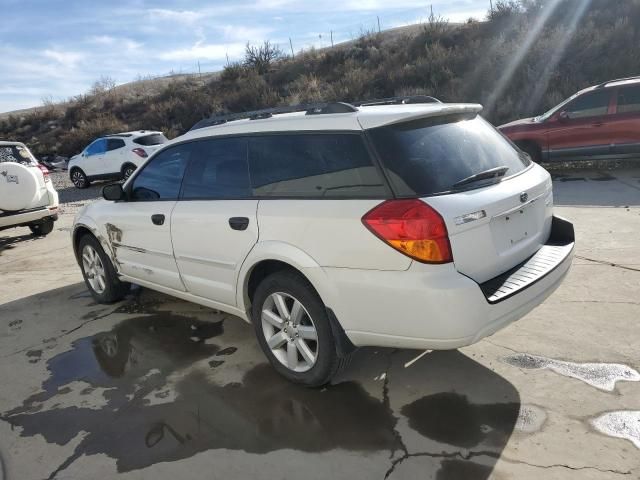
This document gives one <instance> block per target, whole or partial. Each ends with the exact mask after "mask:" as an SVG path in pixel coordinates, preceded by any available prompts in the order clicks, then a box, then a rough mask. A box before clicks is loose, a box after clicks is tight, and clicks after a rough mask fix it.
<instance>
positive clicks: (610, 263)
mask: <svg viewBox="0 0 640 480" xmlns="http://www.w3.org/2000/svg"><path fill="white" fill-rule="evenodd" d="M575 258H579V259H580V260H586V261H587V262H593V263H598V264H600V265H607V266H609V267H615V268H622V269H623V270H631V271H632V272H640V268H633V267H627V266H626V265H620V264H619V263H613V262H607V261H605V260H597V259H595V258H589V257H581V256H580V255H576V256H575Z"/></svg>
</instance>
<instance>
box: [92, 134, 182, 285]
mask: <svg viewBox="0 0 640 480" xmlns="http://www.w3.org/2000/svg"><path fill="white" fill-rule="evenodd" d="M189 154H190V149H189V147H188V144H187V145H176V146H174V147H171V148H168V149H166V150H165V151H164V152H161V153H160V154H158V155H157V156H156V157H155V158H153V160H151V161H150V162H148V163H147V164H145V166H144V168H142V169H141V170H139V171H138V172H136V174H135V177H134V178H133V179H132V180H131V181H130V183H129V184H128V186H127V189H126V196H127V201H122V202H116V203H115V204H114V205H113V206H112V208H110V209H109V217H108V218H106V219H105V220H104V222H105V224H106V234H107V236H108V239H109V242H110V243H111V245H112V247H113V249H114V251H115V256H116V261H117V263H118V266H119V269H120V272H121V273H124V274H125V275H127V276H129V277H131V278H132V279H134V280H136V281H141V282H147V283H149V284H151V286H153V285H158V286H162V287H167V288H171V289H174V290H179V291H184V290H185V288H184V285H183V283H182V280H181V279H180V274H179V272H178V267H177V265H176V261H175V259H174V256H173V246H172V243H171V212H172V211H173V209H174V207H175V205H176V200H177V199H178V195H179V193H180V184H181V181H182V176H183V174H184V171H185V168H186V165H187V163H188V161H189ZM143 284H144V283H143Z"/></svg>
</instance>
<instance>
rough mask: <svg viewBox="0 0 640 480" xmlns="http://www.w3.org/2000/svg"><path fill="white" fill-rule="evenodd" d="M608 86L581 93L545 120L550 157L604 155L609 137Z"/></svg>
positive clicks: (609, 146) (609, 99)
mask: <svg viewBox="0 0 640 480" xmlns="http://www.w3.org/2000/svg"><path fill="white" fill-rule="evenodd" d="M610 104H611V90H610V89H600V90H593V91H591V92H588V93H585V94H584V95H580V96H579V97H577V98H576V99H575V100H573V101H572V102H570V103H569V104H567V105H566V106H565V108H563V109H561V110H560V111H559V112H558V113H556V114H555V115H554V116H553V117H552V118H551V119H550V120H549V122H548V125H549V130H548V133H547V140H548V145H549V157H550V158H551V159H552V160H562V159H570V158H576V157H585V156H594V155H607V154H609V153H610V150H611V141H610V126H609V125H608V123H607V122H608V120H609V119H610V116H609V113H610Z"/></svg>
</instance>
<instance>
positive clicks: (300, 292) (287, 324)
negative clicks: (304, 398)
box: [252, 271, 347, 387]
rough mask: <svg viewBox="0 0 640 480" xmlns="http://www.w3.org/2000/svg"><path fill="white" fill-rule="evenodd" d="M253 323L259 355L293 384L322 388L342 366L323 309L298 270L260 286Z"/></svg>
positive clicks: (342, 359)
mask: <svg viewBox="0 0 640 480" xmlns="http://www.w3.org/2000/svg"><path fill="white" fill-rule="evenodd" d="M252 319H253V324H254V327H255V331H256V335H257V337H258V342H259V343H260V347H261V348H262V351H263V352H264V354H265V355H266V356H267V358H268V359H269V362H270V363H271V365H272V366H273V368H275V369H276V371H278V373H280V374H281V375H282V376H283V377H285V378H287V379H288V380H290V381H292V382H295V383H300V384H302V385H305V386H308V387H317V386H321V385H324V384H326V383H328V382H329V381H330V380H331V378H332V377H333V376H334V375H335V374H336V373H337V372H338V370H339V369H340V368H342V366H343V365H344V364H346V361H347V358H346V357H339V356H338V354H337V352H336V342H335V338H334V337H333V333H332V330H331V325H330V323H329V318H328V316H327V310H326V307H325V306H324V304H323V303H322V300H321V299H320V297H319V296H318V294H317V292H316V291H315V290H314V288H313V287H312V286H311V284H310V283H309V282H308V281H307V280H306V278H304V277H303V276H302V275H300V274H298V273H296V272H291V271H281V272H276V273H273V274H271V275H269V276H268V277H267V278H265V279H264V280H263V281H262V282H261V283H260V284H259V285H258V288H257V289H256V292H255V295H254V298H253V305H252Z"/></svg>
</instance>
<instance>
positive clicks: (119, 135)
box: [99, 133, 133, 138]
mask: <svg viewBox="0 0 640 480" xmlns="http://www.w3.org/2000/svg"><path fill="white" fill-rule="evenodd" d="M132 136H133V134H131V133H109V134H107V135H103V136H102V137H99V138H107V137H123V138H127V137H132Z"/></svg>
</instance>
